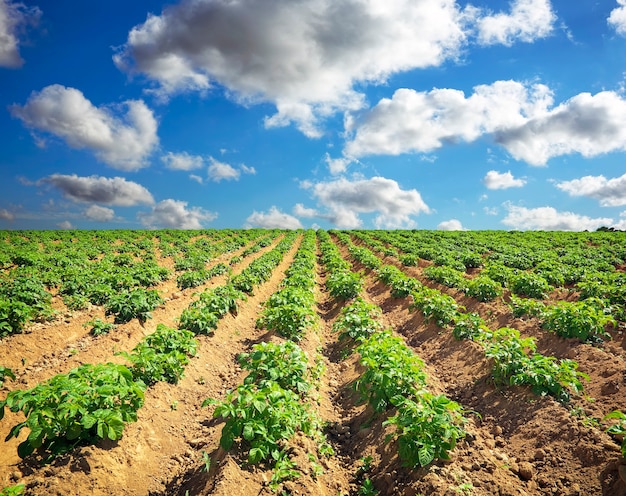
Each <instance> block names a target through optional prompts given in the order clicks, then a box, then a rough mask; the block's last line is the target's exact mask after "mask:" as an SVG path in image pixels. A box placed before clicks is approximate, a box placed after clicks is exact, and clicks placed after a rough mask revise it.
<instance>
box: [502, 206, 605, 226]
mask: <svg viewBox="0 0 626 496" xmlns="http://www.w3.org/2000/svg"><path fill="white" fill-rule="evenodd" d="M505 207H506V209H507V210H508V214H507V215H506V217H504V219H502V223H503V224H504V225H506V226H510V227H512V228H513V229H520V230H542V231H585V230H587V231H595V230H596V229H597V228H599V227H601V226H610V225H611V224H613V219H610V218H605V217H599V218H595V219H594V218H591V217H587V216H586V215H578V214H575V213H572V212H559V211H557V210H556V209H555V208H553V207H539V208H525V207H518V206H515V205H505Z"/></svg>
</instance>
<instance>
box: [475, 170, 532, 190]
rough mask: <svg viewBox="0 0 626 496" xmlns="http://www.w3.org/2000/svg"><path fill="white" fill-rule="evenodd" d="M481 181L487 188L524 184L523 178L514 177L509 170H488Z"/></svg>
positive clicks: (518, 186) (519, 186)
mask: <svg viewBox="0 0 626 496" xmlns="http://www.w3.org/2000/svg"><path fill="white" fill-rule="evenodd" d="M483 183H484V184H485V186H486V187H487V188H488V189H508V188H521V187H522V186H524V185H525V184H526V180H525V179H515V178H514V177H513V174H511V171H507V172H498V171H495V170H490V171H489V172H487V174H485V177H484V178H483Z"/></svg>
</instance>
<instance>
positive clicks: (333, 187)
mask: <svg viewBox="0 0 626 496" xmlns="http://www.w3.org/2000/svg"><path fill="white" fill-rule="evenodd" d="M305 187H307V188H309V189H310V190H311V193H312V195H313V197H315V199H316V200H317V202H318V203H319V204H320V206H321V207H323V208H324V209H325V211H324V213H322V214H319V215H318V217H320V218H324V219H326V220H329V221H330V222H332V223H333V224H334V225H336V226H337V227H339V228H343V229H354V228H358V227H361V225H362V219H361V218H360V217H359V214H363V213H376V214H377V216H376V217H375V219H374V225H375V227H377V228H381V229H394V228H411V227H415V221H414V220H413V219H412V218H411V216H414V215H418V214H420V213H429V212H430V208H429V207H428V205H426V203H425V202H424V200H422V197H421V195H420V193H419V192H418V191H417V190H415V189H411V190H403V189H402V188H401V187H400V185H399V184H398V183H397V182H396V181H394V180H392V179H387V178H384V177H372V178H370V179H355V180H349V179H346V178H339V179H337V180H335V181H330V182H319V183H315V184H308V185H306V186H305Z"/></svg>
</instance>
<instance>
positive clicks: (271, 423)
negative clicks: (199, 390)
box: [202, 381, 314, 464]
mask: <svg viewBox="0 0 626 496" xmlns="http://www.w3.org/2000/svg"><path fill="white" fill-rule="evenodd" d="M209 404H216V408H215V410H214V412H213V416H214V417H221V418H223V419H225V420H226V423H225V425H224V427H223V429H222V435H221V438H220V445H221V446H222V448H224V449H225V450H230V449H231V447H232V446H233V444H234V443H235V442H236V441H239V442H240V443H241V446H242V448H244V449H246V450H247V451H248V462H250V463H253V464H255V463H259V462H261V461H264V460H268V459H273V460H274V461H277V460H279V459H281V457H282V456H283V455H282V451H283V449H282V443H283V442H284V441H286V440H287V439H290V438H291V437H292V436H293V435H294V434H295V433H296V432H299V431H301V432H303V433H304V434H305V435H311V434H312V433H313V431H314V422H313V417H312V416H311V414H310V413H309V411H308V409H307V408H306V407H305V406H304V405H303V404H302V403H301V402H300V401H299V396H298V394H296V393H294V392H293V391H291V390H289V389H283V388H282V387H280V385H279V384H278V383H276V382H271V381H268V382H264V383H263V384H262V385H257V384H242V385H241V386H239V387H238V388H237V389H236V390H235V391H233V392H231V393H229V394H228V395H227V396H226V399H225V400H224V401H222V402H216V401H214V400H211V399H208V400H205V401H204V402H203V404H202V405H203V406H207V405H209Z"/></svg>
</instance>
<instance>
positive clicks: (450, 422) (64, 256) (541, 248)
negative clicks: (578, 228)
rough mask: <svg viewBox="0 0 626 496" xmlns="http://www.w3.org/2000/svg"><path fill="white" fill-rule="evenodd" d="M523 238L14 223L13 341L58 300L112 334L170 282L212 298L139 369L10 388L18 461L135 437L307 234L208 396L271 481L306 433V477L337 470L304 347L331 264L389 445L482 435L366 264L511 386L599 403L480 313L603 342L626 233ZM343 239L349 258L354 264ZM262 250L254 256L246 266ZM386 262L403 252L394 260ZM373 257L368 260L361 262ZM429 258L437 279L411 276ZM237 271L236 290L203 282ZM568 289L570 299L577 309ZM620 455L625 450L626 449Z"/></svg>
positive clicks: (7, 310) (442, 446) (368, 397)
mask: <svg viewBox="0 0 626 496" xmlns="http://www.w3.org/2000/svg"><path fill="white" fill-rule="evenodd" d="M179 234H180V237H179V236H178V235H179ZM524 234H527V235H522V233H436V232H420V231H411V232H409V231H393V232H391V231H380V232H378V231H376V232H372V231H354V232H352V231H351V232H341V231H331V233H330V234H329V233H327V232H326V231H323V230H320V231H318V232H317V233H315V232H314V231H306V232H304V233H303V232H301V231H294V232H284V231H283V232H281V231H263V230H250V231H228V232H222V231H215V232H210V231H209V232H205V231H202V232H190V233H178V232H171V231H164V232H158V231H157V232H153V233H147V232H145V231H142V232H126V233H115V232H114V233H83V232H70V233H30V232H29V233H5V234H4V238H3V239H2V238H0V264H1V267H2V278H1V280H0V333H1V336H2V337H4V338H6V339H7V340H8V339H10V335H11V334H17V333H20V332H23V331H24V330H26V329H27V328H28V327H29V326H31V325H32V324H33V323H34V322H47V321H50V320H52V319H54V318H55V314H57V313H58V312H59V310H58V309H59V308H61V307H60V306H59V305H60V304H59V301H62V303H63V305H64V308H67V309H70V310H74V311H81V310H83V309H85V308H88V306H89V305H93V306H98V307H102V308H103V309H104V311H105V315H106V316H107V317H109V320H112V323H106V325H105V323H104V322H102V321H100V322H99V323H97V325H96V323H94V331H95V329H96V327H97V328H99V329H105V328H106V330H102V332H110V331H111V330H112V329H113V327H112V326H114V325H123V324H125V323H128V322H129V321H131V320H133V319H138V320H139V321H140V322H146V321H147V320H148V319H150V317H151V314H150V313H151V312H152V311H154V309H155V308H157V307H159V306H161V305H164V304H165V300H164V298H163V297H162V296H163V295H161V294H160V293H159V290H158V288H159V287H160V284H162V283H163V282H165V281H174V280H175V282H176V286H177V288H178V289H179V290H181V291H184V290H188V289H190V290H196V293H194V299H193V301H191V303H190V304H189V305H188V306H187V308H185V309H184V310H183V311H182V313H181V314H180V316H179V318H178V326H177V328H174V327H168V326H166V325H163V324H161V323H158V324H157V325H156V330H155V332H153V333H151V334H149V335H148V336H145V337H144V338H143V339H142V340H141V341H140V342H139V343H138V344H137V345H136V346H135V347H134V348H133V349H132V350H130V351H124V352H119V353H118V355H119V356H120V357H122V358H124V360H125V361H126V362H127V365H119V364H113V363H105V364H93V365H92V364H84V365H81V366H80V367H78V368H76V369H74V370H72V371H70V372H69V373H66V374H59V375H56V376H54V377H52V378H51V379H49V380H46V381H43V382H41V383H40V384H38V385H37V386H35V387H33V388H30V389H27V390H19V389H12V390H11V391H10V392H9V393H8V394H7V396H6V398H5V399H4V400H3V401H2V402H0V419H2V416H3V415H4V411H5V408H6V409H8V410H11V411H12V412H14V413H17V412H21V413H22V414H23V415H24V418H25V420H23V421H21V422H19V423H17V424H15V425H14V426H13V427H12V429H11V430H10V434H9V436H8V437H7V440H9V439H12V438H17V437H18V436H20V433H22V431H23V430H24V429H26V430H27V431H28V436H27V438H26V439H25V440H24V441H22V442H21V443H20V444H19V447H18V453H19V456H20V457H23V458H28V457H33V456H36V457H38V458H40V459H43V460H51V459H53V458H54V457H55V456H58V455H59V454H61V453H66V452H68V451H71V450H73V449H74V448H75V447H76V446H80V445H84V444H85V443H97V442H99V440H102V439H109V440H112V441H115V440H118V439H120V438H121V437H122V435H123V431H124V428H125V425H126V424H127V423H128V422H134V421H136V420H137V411H138V410H139V409H140V408H141V407H142V406H143V404H144V393H145V391H146V390H147V388H149V387H151V386H153V385H154V384H156V383H157V382H160V381H163V382H168V383H170V384H176V383H177V382H178V381H179V380H180V378H181V377H182V376H183V374H184V370H185V367H186V366H187V365H188V363H189V361H190V360H192V359H193V357H194V355H195V353H196V347H197V339H199V336H203V337H202V339H206V337H205V336H208V337H209V338H210V337H211V336H214V335H215V332H216V331H217V330H218V328H219V323H220V320H221V319H222V318H223V317H224V316H225V315H227V314H229V313H230V314H231V315H237V312H238V309H239V308H240V306H241V305H242V304H245V302H246V301H247V299H248V298H249V297H250V296H252V295H254V292H255V288H257V287H259V286H260V285H261V284H263V283H265V282H267V281H268V280H269V279H270V277H271V276H272V274H273V273H274V271H275V269H276V267H277V266H278V265H279V263H280V262H281V261H282V260H283V258H284V256H285V254H286V253H287V252H288V251H289V250H291V249H292V247H293V245H294V242H295V241H296V240H297V239H298V240H299V243H300V244H299V246H298V250H297V252H296V254H295V256H294V257H293V261H292V263H291V264H290V266H289V268H288V269H287V271H286V272H285V278H284V279H283V281H282V282H281V284H280V287H279V289H278V290H277V291H276V292H274V293H273V294H272V295H271V296H270V297H269V298H268V299H267V300H266V301H265V302H264V303H263V305H262V308H261V309H260V310H259V313H258V319H257V321H256V326H257V328H259V329H265V330H267V331H268V333H269V334H268V336H273V337H272V338H271V340H270V341H268V342H261V343H257V344H255V345H253V346H252V347H251V349H249V350H246V351H243V352H242V353H241V354H239V355H238V358H237V362H238V364H239V367H240V368H241V369H242V370H244V371H247V375H246V377H245V378H244V379H243V381H242V383H241V384H240V385H238V386H237V387H236V388H235V389H234V390H233V391H231V392H228V393H227V394H226V395H225V396H224V397H222V398H212V399H207V400H206V401H205V402H204V403H203V405H202V406H204V407H207V406H208V407H209V408H210V411H211V412H212V413H211V414H212V415H214V416H215V417H216V418H219V419H222V421H223V422H224V426H223V428H222V431H221V439H220V445H221V446H222V448H223V449H224V450H226V451H234V452H237V453H240V454H243V455H244V458H245V459H246V462H247V463H248V464H251V465H257V464H260V465H261V466H263V467H269V468H270V469H271V471H272V476H271V481H270V482H269V487H270V488H271V490H273V491H279V490H281V489H283V490H284V489H285V487H288V486H285V483H286V482H287V481H290V480H293V479H297V478H298V477H300V476H301V475H302V473H303V469H302V466H301V465H302V460H300V459H298V460H297V459H296V458H295V453H296V452H295V451H294V449H293V446H294V442H295V441H294V440H295V439H296V437H297V436H306V437H308V438H310V439H311V442H312V444H311V446H313V448H311V450H310V452H309V453H308V454H307V455H308V456H307V460H308V464H309V467H308V468H307V470H306V473H307V474H313V477H315V475H316V474H318V475H321V474H322V473H323V472H324V467H326V466H327V463H326V462H325V461H324V460H325V459H327V458H328V457H332V456H333V454H334V453H335V451H336V449H337V446H333V443H332V442H330V441H329V440H328V439H327V433H328V425H326V423H325V421H324V419H323V418H322V417H320V415H319V413H318V412H317V411H316V408H315V405H316V404H318V403H319V399H318V396H319V394H320V393H319V384H320V381H322V380H323V376H324V367H323V366H322V357H321V355H319V354H317V355H316V356H313V357H311V356H309V355H308V354H307V353H305V352H304V351H303V348H301V347H300V346H299V344H300V343H301V342H303V341H306V340H307V339H309V338H310V335H311V334H317V333H318V327H319V316H318V309H317V304H318V301H319V291H320V288H319V287H318V284H317V279H318V273H323V274H324V278H325V290H326V291H327V293H328V295H329V297H330V298H332V300H333V301H335V302H336V304H337V305H339V307H340V311H339V315H338V317H337V319H336V320H335V322H334V323H333V329H334V330H335V331H336V333H337V335H338V337H339V341H340V343H341V344H342V346H343V347H344V349H345V350H346V356H347V355H348V354H350V353H356V355H357V356H358V357H359V358H358V361H359V364H360V366H361V368H362V369H361V374H360V376H359V378H358V379H357V380H356V381H354V383H353V387H354V390H355V391H356V393H357V396H358V398H359V400H360V402H362V403H363V404H367V405H369V407H370V408H371V410H372V415H373V416H375V417H383V418H384V425H385V426H388V427H389V428H390V429H391V434H390V435H389V436H387V438H386V439H380V440H379V442H380V443H381V444H384V443H386V442H391V441H393V446H394V447H395V448H396V449H397V454H398V457H399V459H400V460H401V461H402V462H403V464H404V465H405V466H406V467H408V468H409V469H414V468H417V467H427V466H429V465H431V464H432V463H434V462H436V461H437V460H442V459H443V460H445V459H449V458H450V456H451V454H452V452H453V450H454V449H455V447H456V445H457V443H458V442H460V441H461V440H462V439H463V438H464V437H465V436H466V431H465V424H466V423H467V421H468V420H467V416H468V412H466V411H465V409H464V407H463V406H462V405H461V404H459V403H457V402H455V401H452V400H451V399H450V398H449V397H447V396H446V395H444V394H436V393H434V392H432V388H431V386H430V383H429V378H428V374H427V373H426V371H425V366H424V362H423V361H422V360H421V359H420V358H419V357H418V356H417V355H416V354H415V352H414V351H413V350H412V348H411V347H410V346H409V345H407V344H406V342H405V340H404V339H403V338H402V337H401V336H400V335H398V334H396V333H395V332H394V331H393V329H389V328H385V326H384V325H383V324H382V321H381V316H382V314H383V312H382V310H381V308H380V307H378V306H376V305H373V304H372V303H371V302H370V301H369V297H368V295H367V291H366V288H365V273H366V272H367V273H368V274H369V276H370V277H373V278H374V279H375V280H377V281H379V282H380V283H382V284H384V285H385V286H386V287H388V289H389V291H390V294H391V296H392V297H393V298H408V300H409V301H410V304H409V307H408V308H409V310H410V311H416V312H419V313H420V314H421V315H422V316H423V318H424V320H425V322H427V323H428V322H432V323H434V324H435V325H437V326H438V327H439V328H440V329H441V330H442V331H450V332H451V333H452V335H453V336H454V337H455V338H456V339H459V340H463V339H464V340H469V341H471V342H472V343H474V344H475V345H477V346H478V347H479V348H480V349H481V350H482V352H483V353H484V357H485V359H486V361H487V362H488V363H489V364H490V367H491V375H492V379H493V383H494V384H495V385H496V386H497V387H510V386H522V387H528V388H529V389H531V390H532V391H533V392H534V393H536V394H537V395H538V396H544V395H548V396H552V397H554V398H555V399H556V400H557V401H559V402H561V403H563V404H566V403H567V402H569V401H570V399H571V398H572V397H580V396H581V395H584V382H585V379H586V377H587V376H586V374H585V373H584V372H582V371H580V370H579V368H578V364H577V363H576V362H575V361H574V360H569V359H564V358H558V357H556V356H551V355H548V354H544V353H540V352H538V350H537V344H536V339H535V338H533V337H523V336H522V335H521V333H520V332H519V331H518V330H517V329H515V328H513V327H509V326H505V327H494V326H493V322H491V321H488V320H487V319H485V318H484V317H483V316H481V309H482V307H481V305H488V304H489V303H490V302H493V301H504V302H506V304H507V305H508V307H509V308H510V312H511V316H512V317H513V318H520V317H523V318H526V319H535V320H534V321H536V322H537V325H538V326H539V327H540V328H542V329H545V330H546V331H548V332H554V333H555V334H556V335H557V336H560V337H563V338H577V339H578V340H580V341H581V342H585V343H589V344H593V345H601V344H602V343H603V342H604V341H605V340H610V339H613V338H615V337H617V335H618V334H619V333H620V332H621V331H622V330H623V329H624V320H625V319H624V307H625V303H626V301H625V298H626V290H625V289H624V288H625V286H624V262H625V260H624V259H625V258H626V249H625V248H624V246H626V244H624V243H623V242H624V241H626V239H619V233H584V234H580V235H578V236H577V235H569V234H565V233H554V235H553V238H551V235H552V233H524ZM272 245H275V246H274V248H273V249H269V250H266V251H265V253H264V254H262V255H261V256H256V254H257V253H258V252H259V251H261V250H264V249H267V248H269V247H270V246H272ZM340 248H341V249H343V250H345V252H344V253H346V254H348V255H345V256H342V255H341V253H342V252H341V251H340ZM235 250H238V251H239V253H238V255H236V256H232V257H231V259H230V261H229V263H219V264H212V263H211V261H212V260H213V259H214V258H215V257H217V256H220V255H224V254H227V253H229V252H233V251H235ZM253 255H254V256H255V257H256V258H255V259H254V260H253V261H252V263H250V264H248V265H247V266H246V267H245V268H244V269H243V270H241V271H240V272H238V273H237V274H236V275H234V274H232V273H231V272H232V267H235V266H237V265H239V264H242V262H244V261H245V260H247V259H248V258H249V257H252V256H253ZM317 255H319V262H318V260H317ZM385 257H392V258H387V260H394V261H395V262H394V263H387V264H385V262H383V259H384V258H385ZM164 260H168V261H169V262H168V264H167V265H168V266H167V267H165V266H164V264H163V261H164ZM396 262H397V263H396ZM585 262H587V263H585ZM357 266H360V267H364V270H363V271H361V272H358V271H356V272H355V269H354V267H357ZM416 267H419V268H420V269H421V274H422V277H421V278H417V277H411V276H409V275H407V271H406V270H404V269H407V268H416ZM222 275H225V276H226V283H225V284H223V285H219V286H217V285H210V287H205V289H202V287H203V286H207V285H208V284H209V283H210V281H211V279H212V278H214V277H217V276H222ZM446 288H448V289H450V290H451V291H450V292H447V291H446ZM459 294H463V295H465V296H466V297H468V298H471V299H473V300H475V301H476V309H477V311H472V312H468V311H467V310H466V309H465V308H464V307H463V306H462V305H461V304H460V303H459V302H458V301H457V299H456V297H457V296H458V295H459ZM565 294H568V295H571V298H569V299H568V301H561V300H562V298H563V296H564V295H565ZM55 300H56V301H57V308H56V309H55V308H53V301H55ZM482 313H483V314H484V312H482ZM95 333H96V332H94V334H95ZM324 345H325V343H322V346H324ZM0 346H2V342H1V341H0ZM1 365H2V364H1V363H0V374H1V375H0V384H1V380H2V379H3V378H4V379H5V380H8V381H6V382H5V383H6V384H11V382H10V379H11V378H12V377H13V378H14V377H15V376H14V375H13V372H12V371H11V370H10V369H6V368H4V367H1ZM11 385H12V384H11ZM606 414H607V415H606V417H605V418H604V419H603V420H604V421H605V422H612V424H611V425H610V427H608V431H609V432H610V433H611V434H614V435H616V436H620V435H621V436H623V435H624V434H626V416H625V415H624V414H623V413H622V412H621V411H617V410H616V411H610V412H609V411H607V412H606ZM22 438H23V435H22ZM622 452H623V455H624V456H625V457H626V442H625V443H623V444H622ZM360 483H361V487H360V488H359V491H360V492H359V494H376V490H375V488H374V486H373V484H372V482H371V481H370V480H369V479H367V478H366V479H364V480H361V481H360ZM7 490H8V489H7ZM367 491H369V492H367ZM0 494H3V493H0ZM7 494H9V493H8V492H7Z"/></svg>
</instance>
